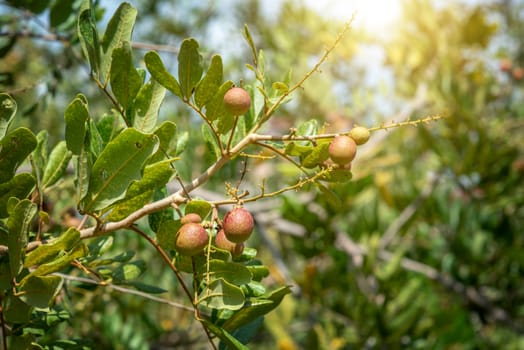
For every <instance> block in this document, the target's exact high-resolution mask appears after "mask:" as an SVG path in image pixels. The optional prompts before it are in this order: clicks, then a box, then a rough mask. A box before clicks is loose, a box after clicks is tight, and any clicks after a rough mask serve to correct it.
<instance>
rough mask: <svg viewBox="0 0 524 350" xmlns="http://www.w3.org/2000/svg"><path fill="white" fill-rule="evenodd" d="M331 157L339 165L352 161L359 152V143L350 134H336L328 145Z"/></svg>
mask: <svg viewBox="0 0 524 350" xmlns="http://www.w3.org/2000/svg"><path fill="white" fill-rule="evenodd" d="M328 153H329V157H330V158H331V160H332V161H334V162H335V163H337V164H339V165H346V164H348V163H349V162H351V161H352V160H353V159H354V158H355V156H356V154H357V144H356V142H355V141H354V140H353V139H352V138H350V137H349V136H344V135H340V136H335V138H334V139H333V140H332V141H331V143H330V144H329V147H328Z"/></svg>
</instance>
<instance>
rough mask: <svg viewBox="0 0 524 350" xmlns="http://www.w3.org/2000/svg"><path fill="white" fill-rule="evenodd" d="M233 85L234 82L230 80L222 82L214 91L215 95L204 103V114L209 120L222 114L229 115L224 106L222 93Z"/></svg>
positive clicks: (218, 117)
mask: <svg viewBox="0 0 524 350" xmlns="http://www.w3.org/2000/svg"><path fill="white" fill-rule="evenodd" d="M234 85H235V84H234V83H233V82H232V81H231V80H228V81H226V82H224V83H223V84H222V85H221V86H220V88H219V89H218V91H217V92H216V94H215V96H213V98H212V99H211V100H209V102H208V103H207V104H206V116H207V118H208V119H209V120H211V121H213V120H216V119H220V118H221V117H223V116H224V115H228V116H230V115H229V114H228V113H227V112H226V108H225V107H224V95H225V94H226V92H228V91H229V90H230V89H231V88H232V87H233V86H234Z"/></svg>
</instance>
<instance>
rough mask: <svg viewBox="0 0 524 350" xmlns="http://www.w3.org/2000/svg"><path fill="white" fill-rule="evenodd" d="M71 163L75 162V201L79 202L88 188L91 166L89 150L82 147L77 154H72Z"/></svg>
mask: <svg viewBox="0 0 524 350" xmlns="http://www.w3.org/2000/svg"><path fill="white" fill-rule="evenodd" d="M73 163H74V164H75V189H76V201H77V203H79V202H80V200H81V199H83V198H84V197H85V196H86V195H87V191H88V188H89V179H90V178H91V171H92V167H93V160H92V155H91V152H88V151H86V150H85V149H82V152H81V153H80V155H79V156H74V158H73Z"/></svg>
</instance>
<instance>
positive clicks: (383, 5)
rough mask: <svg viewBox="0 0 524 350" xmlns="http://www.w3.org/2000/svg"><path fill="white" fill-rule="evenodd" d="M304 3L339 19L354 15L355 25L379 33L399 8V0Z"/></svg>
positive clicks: (396, 15)
mask: <svg viewBox="0 0 524 350" xmlns="http://www.w3.org/2000/svg"><path fill="white" fill-rule="evenodd" d="M306 3H307V5H308V6H309V7H311V8H313V9H315V10H317V11H319V13H321V14H324V15H326V16H328V17H334V18H337V19H340V20H349V19H351V17H352V16H353V15H355V19H354V25H355V27H362V28H365V29H366V30H367V31H369V32H372V33H374V34H379V35H380V34H381V33H384V32H385V31H387V30H388V27H389V26H390V25H391V24H392V23H393V21H394V20H395V19H396V18H398V16H399V15H400V10H401V1H400V0H328V1H314V0H306Z"/></svg>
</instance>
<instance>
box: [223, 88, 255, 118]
mask: <svg viewBox="0 0 524 350" xmlns="http://www.w3.org/2000/svg"><path fill="white" fill-rule="evenodd" d="M224 106H225V107H226V110H227V111H228V112H229V113H231V114H233V115H243V114H245V113H246V112H247V111H248V110H249V107H250V106H251V97H249V94H248V92H247V91H246V90H244V89H242V88H239V87H234V88H231V89H230V90H228V91H227V92H226V94H225V95H224Z"/></svg>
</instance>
